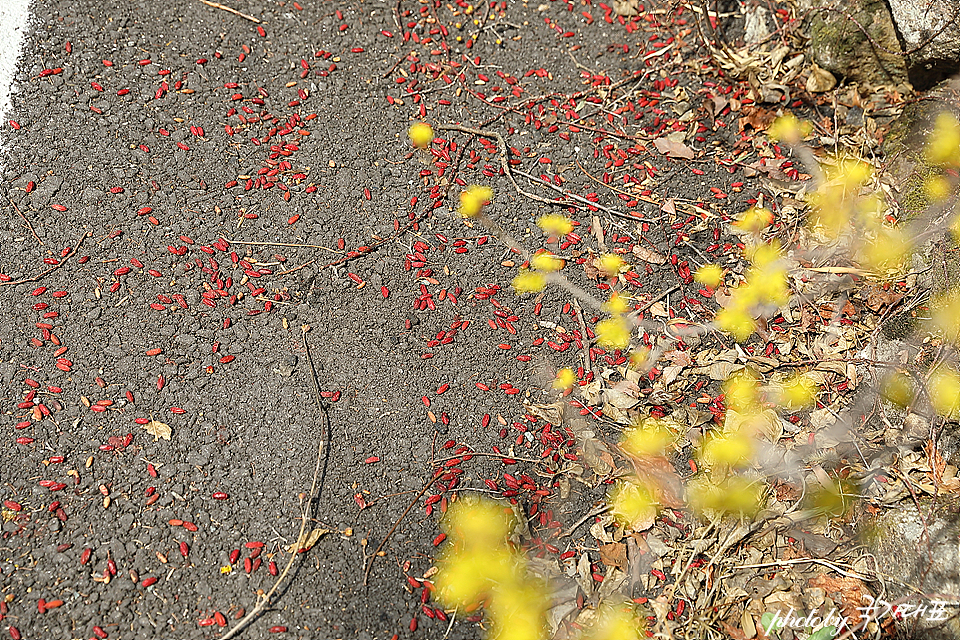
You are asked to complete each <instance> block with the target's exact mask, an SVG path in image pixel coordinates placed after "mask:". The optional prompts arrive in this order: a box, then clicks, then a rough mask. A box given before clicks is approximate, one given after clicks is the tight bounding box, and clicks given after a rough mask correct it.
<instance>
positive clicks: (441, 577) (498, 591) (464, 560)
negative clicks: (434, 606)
mask: <svg viewBox="0 0 960 640" xmlns="http://www.w3.org/2000/svg"><path fill="white" fill-rule="evenodd" d="M510 513H511V511H510V508H509V507H507V506H505V505H502V504H500V503H499V502H495V501H493V500H487V499H477V500H471V499H461V500H458V501H457V502H455V503H453V505H452V506H451V508H450V510H449V511H448V512H447V514H446V517H445V518H444V519H443V522H442V525H443V528H444V530H445V531H446V533H447V536H448V540H447V545H448V546H447V547H446V549H445V551H444V552H443V553H442V554H441V557H440V560H439V562H438V566H439V567H440V572H439V573H438V574H437V581H436V585H437V588H438V592H439V596H440V600H441V602H442V603H444V604H445V605H447V606H449V607H469V606H472V605H476V604H477V603H479V602H483V603H484V606H485V609H486V611H487V614H488V616H489V620H490V622H491V624H492V629H491V633H490V635H489V636H488V637H489V638H493V639H495V640H541V639H542V638H543V636H544V619H545V618H544V616H545V614H546V610H547V606H548V604H549V598H548V592H547V589H546V586H545V585H543V584H540V583H539V582H538V581H536V580H534V579H533V578H531V577H530V576H529V575H528V574H527V570H526V566H527V565H526V559H525V558H524V556H523V554H522V553H520V552H518V551H516V550H515V549H514V548H512V547H511V546H510V544H509V543H508V542H507V536H508V535H509V534H510V531H511V530H512V528H513V519H512V517H511V515H510Z"/></svg>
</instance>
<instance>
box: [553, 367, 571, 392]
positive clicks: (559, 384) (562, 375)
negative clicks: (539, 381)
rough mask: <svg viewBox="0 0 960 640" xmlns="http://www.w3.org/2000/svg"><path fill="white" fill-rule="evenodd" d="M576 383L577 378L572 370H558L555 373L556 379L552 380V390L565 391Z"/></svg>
mask: <svg viewBox="0 0 960 640" xmlns="http://www.w3.org/2000/svg"><path fill="white" fill-rule="evenodd" d="M576 381H577V376H576V375H575V374H574V373H573V370H572V369H569V368H566V369H560V371H557V377H556V378H554V379H553V388H554V389H562V390H564V391H566V390H567V389H569V388H570V387H572V386H573V385H574V383H575V382H576Z"/></svg>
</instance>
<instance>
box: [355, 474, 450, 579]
mask: <svg viewBox="0 0 960 640" xmlns="http://www.w3.org/2000/svg"><path fill="white" fill-rule="evenodd" d="M441 471H442V469H437V470H436V472H434V476H433V477H432V478H431V479H430V482H428V483H427V484H425V485H423V489H420V493H418V494H417V497H416V498H414V499H413V500H412V501H411V502H410V504H409V505H407V508H406V509H404V510H403V513H401V514H400V517H399V518H397V521H396V522H394V523H393V526H392V527H390V531H388V532H387V535H385V536H384V537H383V540H381V541H380V544H378V545H377V548H376V549H374V551H373V553H372V554H370V555H369V556H365V557H364V560H363V561H364V564H366V567H364V569H363V584H367V580H368V579H369V578H370V569H372V568H373V561H374V560H376V558H377V554H379V553H380V551H381V550H382V549H383V547H384V546H385V545H386V544H387V540H389V539H390V536H392V535H393V532H394V531H396V530H397V527H399V526H400V523H401V522H402V521H403V519H404V518H405V517H407V514H408V513H410V509H413V507H414V505H415V504H417V503H418V502H419V501H420V498H422V497H423V494H425V493H426V492H427V489H429V488H430V487H432V486H433V483H434V482H436V481H437V479H438V478H439V477H440V475H441V473H440V472H441Z"/></svg>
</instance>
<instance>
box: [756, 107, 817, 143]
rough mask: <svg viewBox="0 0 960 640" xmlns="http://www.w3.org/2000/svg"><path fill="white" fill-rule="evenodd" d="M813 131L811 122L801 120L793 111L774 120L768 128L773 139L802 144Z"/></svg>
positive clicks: (768, 132) (768, 133)
mask: <svg viewBox="0 0 960 640" xmlns="http://www.w3.org/2000/svg"><path fill="white" fill-rule="evenodd" d="M812 131H813V125H812V124H810V123H809V122H806V121H804V122H801V121H800V120H797V117H796V116H795V115H793V114H792V113H787V114H784V115H782V116H780V117H779V118H777V119H776V120H774V121H773V124H771V125H770V126H769V127H768V128H767V135H768V136H770V139H771V140H779V141H782V142H784V143H786V144H789V145H796V144H800V141H801V140H803V139H804V138H806V137H807V136H808V135H810V133H811V132H812Z"/></svg>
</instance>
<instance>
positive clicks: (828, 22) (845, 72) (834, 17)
mask: <svg viewBox="0 0 960 640" xmlns="http://www.w3.org/2000/svg"><path fill="white" fill-rule="evenodd" d="M844 7H845V9H844V10H842V11H841V10H829V9H826V8H819V9H816V10H814V12H813V13H812V17H811V19H810V53H811V56H812V57H813V60H814V62H816V63H817V64H818V65H820V66H821V67H823V68H824V69H827V70H828V71H830V72H831V73H833V74H834V75H837V76H841V77H842V78H844V79H845V80H847V81H848V82H856V83H858V84H862V85H869V86H878V85H899V84H905V83H907V81H908V76H907V67H906V64H905V62H904V60H903V57H902V56H899V55H895V54H892V53H890V52H889V51H900V42H899V40H898V39H897V32H896V29H895V28H894V25H893V19H892V18H891V17H890V11H889V9H888V8H887V5H886V3H885V2H883V0H853V1H851V2H848V3H845V4H844ZM848 16H849V17H848ZM851 18H852V19H851ZM854 20H856V22H857V23H859V24H860V25H861V26H862V27H863V30H861V29H860V27H859V26H857V24H856V23H855V22H854ZM863 31H866V32H867V34H869V38H868V37H867V34H865V33H864V32H863ZM871 40H872V42H871ZM874 43H876V44H878V45H880V46H875V45H874ZM884 49H887V50H889V51H885V50H884Z"/></svg>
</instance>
